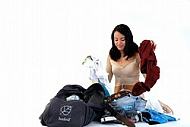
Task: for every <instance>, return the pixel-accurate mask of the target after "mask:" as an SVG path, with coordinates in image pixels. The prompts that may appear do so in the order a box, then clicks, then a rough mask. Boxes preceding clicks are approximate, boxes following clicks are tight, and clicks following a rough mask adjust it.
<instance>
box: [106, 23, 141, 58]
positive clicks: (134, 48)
mask: <svg viewBox="0 0 190 127" xmlns="http://www.w3.org/2000/svg"><path fill="white" fill-rule="evenodd" d="M116 31H118V32H119V33H121V34H123V35H124V36H125V43H126V44H125V47H124V56H127V58H126V59H129V58H131V57H132V56H133V55H134V54H135V53H136V52H138V45H137V44H136V43H134V42H133V34H132V32H131V30H130V28H129V27H128V26H127V25H125V24H119V25H117V26H116V27H115V28H114V29H113V31H112V34H111V40H112V47H111V49H110V51H109V55H110V57H111V59H113V60H114V61H117V60H118V59H119V58H120V57H121V53H120V51H119V50H118V49H117V47H116V46H115V43H114V33H115V32H116Z"/></svg>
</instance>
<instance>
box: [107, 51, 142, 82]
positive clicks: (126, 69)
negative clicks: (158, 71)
mask: <svg viewBox="0 0 190 127" xmlns="http://www.w3.org/2000/svg"><path fill="white" fill-rule="evenodd" d="M139 62H140V56H139V54H138V53H137V54H136V56H135V57H134V58H129V63H127V64H126V65H124V66H121V65H119V64H118V63H117V62H116V61H114V60H112V59H111V58H110V57H109V60H108V62H107V72H108V73H109V71H111V72H112V73H113V75H114V76H115V85H116V86H118V85H134V84H135V83H136V82H138V81H139V74H140V69H139Z"/></svg>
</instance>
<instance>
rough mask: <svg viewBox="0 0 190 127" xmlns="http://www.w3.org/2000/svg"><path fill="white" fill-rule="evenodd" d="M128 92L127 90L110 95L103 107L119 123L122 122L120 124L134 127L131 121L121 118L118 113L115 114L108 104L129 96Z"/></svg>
mask: <svg viewBox="0 0 190 127" xmlns="http://www.w3.org/2000/svg"><path fill="white" fill-rule="evenodd" d="M130 93H131V92H130V91H128V90H123V91H119V92H118V93H114V94H112V95H111V96H110V97H108V98H107V99H106V100H105V106H106V108H107V110H108V111H110V113H111V114H112V115H113V116H114V117H115V118H116V119H118V120H119V121H121V122H122V124H124V125H127V126H128V127H135V124H134V122H133V121H131V120H130V119H127V118H125V117H123V116H122V115H120V114H119V113H117V112H116V111H115V110H114V109H113V108H112V107H111V106H110V105H109V103H110V102H112V101H114V100H117V99H119V98H122V97H124V96H129V95H130Z"/></svg>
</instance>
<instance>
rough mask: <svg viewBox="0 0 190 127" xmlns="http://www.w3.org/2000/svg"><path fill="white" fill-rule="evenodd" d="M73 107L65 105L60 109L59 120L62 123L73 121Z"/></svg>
mask: <svg viewBox="0 0 190 127" xmlns="http://www.w3.org/2000/svg"><path fill="white" fill-rule="evenodd" d="M72 107H73V106H70V105H64V106H62V107H61V108H60V113H59V120H61V121H70V120H71V118H70V117H71V114H70V113H71V111H72Z"/></svg>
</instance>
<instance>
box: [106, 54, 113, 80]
mask: <svg viewBox="0 0 190 127" xmlns="http://www.w3.org/2000/svg"><path fill="white" fill-rule="evenodd" d="M106 72H107V73H108V80H109V82H111V80H112V77H113V73H112V66H111V63H110V57H109V56H108V57H107V63H106Z"/></svg>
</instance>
